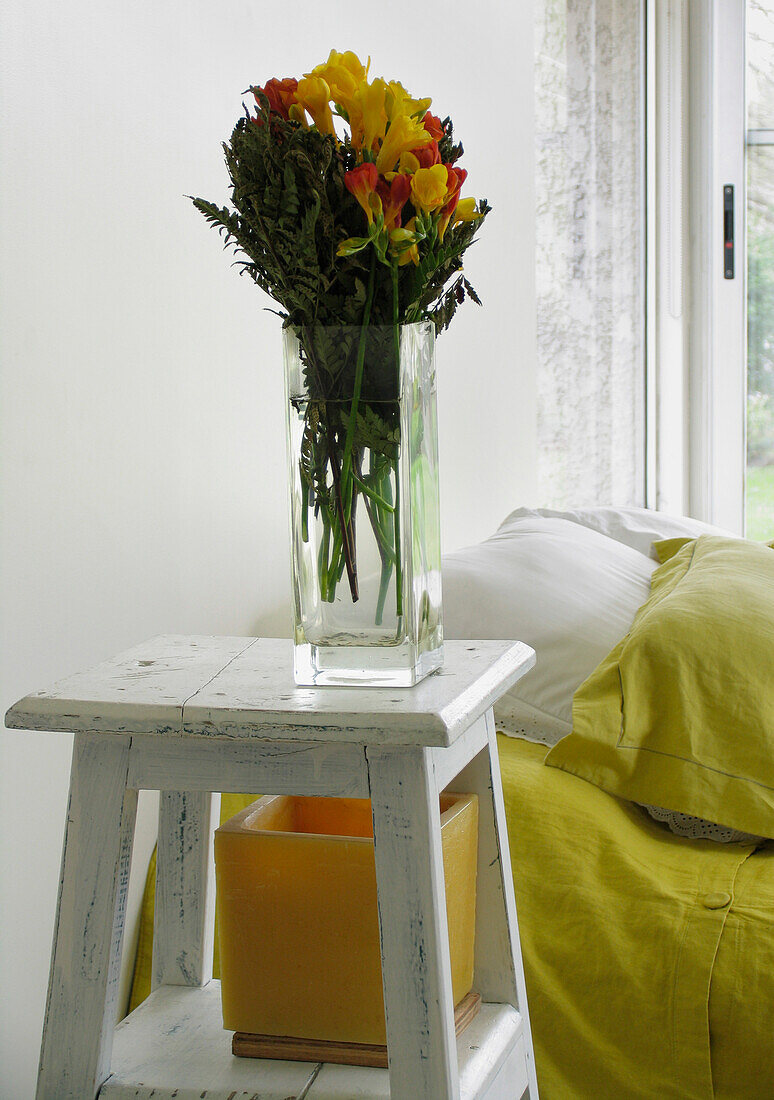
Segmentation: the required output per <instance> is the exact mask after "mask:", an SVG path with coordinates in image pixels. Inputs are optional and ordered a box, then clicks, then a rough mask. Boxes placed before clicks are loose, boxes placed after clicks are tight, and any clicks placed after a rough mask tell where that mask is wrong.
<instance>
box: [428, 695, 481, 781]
mask: <svg viewBox="0 0 774 1100" xmlns="http://www.w3.org/2000/svg"><path fill="white" fill-rule="evenodd" d="M488 713H489V712H487V714H488ZM487 714H482V715H481V717H480V718H477V719H476V720H475V722H474V723H473V724H472V725H471V726H470V727H469V728H468V729H466V730H465V732H464V733H463V735H462V736H461V737H458V738H457V740H456V741H455V742H454V744H453V745H450V746H449V748H447V749H444V751H443V752H437V753H435V754H434V757H433V760H434V763H435V778H436V782H437V783H438V789H439V790H440V791H442V790H444V789H445V788H446V787H447V786H448V784H449V783H450V782H451V781H452V779H454V778H456V776H458V775H459V774H460V772H461V771H462V769H463V768H464V767H465V765H466V764H467V763H468V761H469V760H472V759H473V757H474V756H476V755H477V754H478V753H479V752H481V750H482V749H486V748H487V746H488V744H489V727H488V725H487ZM455 789H456V790H458V791H461V790H462V788H461V787H459V786H455ZM471 789H472V788H471Z"/></svg>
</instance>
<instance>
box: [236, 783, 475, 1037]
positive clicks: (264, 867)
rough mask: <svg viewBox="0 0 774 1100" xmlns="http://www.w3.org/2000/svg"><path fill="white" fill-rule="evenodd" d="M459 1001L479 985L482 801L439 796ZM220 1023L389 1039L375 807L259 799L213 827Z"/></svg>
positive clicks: (260, 1030)
mask: <svg viewBox="0 0 774 1100" xmlns="http://www.w3.org/2000/svg"><path fill="white" fill-rule="evenodd" d="M440 813H441V839H442V846H443V867H444V877H445V882H446V914H447V918H448V926H449V948H450V954H451V969H452V989H453V995H454V1003H455V1005H457V1004H459V1002H460V1001H461V1000H462V999H463V998H464V997H465V996H466V995H467V994H468V993H469V992H470V990H471V987H472V984H473V948H474V936H475V919H476V859H477V846H478V799H477V796H476V795H467V794H443V795H441V798H440ZM215 865H216V876H217V891H218V927H219V946H220V967H221V994H222V1000H223V1026H224V1027H225V1028H226V1029H227V1030H230V1031H236V1032H247V1033H251V1034H257V1035H272V1036H274V1035H279V1036H293V1037H297V1038H305V1039H316V1040H327V1041H334V1042H342V1043H366V1044H379V1045H384V1044H385V1043H386V1041H387V1040H386V1031H385V1019H384V1000H383V995H382V969H381V955H380V947H379V922H378V915H377V904H376V871H375V864H374V845H373V830H372V824H371V804H370V800H368V799H341V798H318V797H298V796H287V795H275V796H269V797H266V798H261V799H259V800H258V801H257V802H254V803H253V804H252V805H251V806H249V807H247V809H245V810H243V811H242V812H241V813H239V814H237V815H236V816H235V817H233V818H231V819H230V821H227V822H226V823H225V824H224V825H221V827H220V828H219V829H218V830H217V831H216V833H215Z"/></svg>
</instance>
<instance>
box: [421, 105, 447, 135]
mask: <svg viewBox="0 0 774 1100" xmlns="http://www.w3.org/2000/svg"><path fill="white" fill-rule="evenodd" d="M422 125H423V126H424V128H425V129H426V130H427V132H428V134H429V135H430V137H431V138H433V139H434V140H435V141H440V140H441V138H442V137H443V126H442V125H441V120H440V118H439V117H438V115H431V114H430V112H429V111H428V112H427V114H426V115H425V117H424V118H423V119H422Z"/></svg>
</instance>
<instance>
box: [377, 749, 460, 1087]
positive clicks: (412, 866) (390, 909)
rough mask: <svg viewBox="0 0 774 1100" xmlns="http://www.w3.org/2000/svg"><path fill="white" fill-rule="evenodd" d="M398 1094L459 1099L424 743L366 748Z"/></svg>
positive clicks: (433, 802)
mask: <svg viewBox="0 0 774 1100" xmlns="http://www.w3.org/2000/svg"><path fill="white" fill-rule="evenodd" d="M366 756H367V760H368V771H369V783H370V793H371V804H372V812H373V822H374V846H375V855H376V882H377V893H378V904H379V927H380V930H381V942H382V980H383V986H384V1005H385V1011H386V1015H387V1051H388V1058H389V1067H390V1097H391V1100H459V1073H458V1069H457V1045H456V1040H455V1035H454V1005H453V1003H452V988H451V964H450V961H449V935H448V929H447V923H446V894H445V890H444V877H443V855H442V849H441V822H440V814H439V807H438V790H437V786H436V782H435V775H434V772H433V767H432V761H431V757H430V755H429V753H428V750H426V749H409V748H405V747H399V748H393V749H389V748H375V747H369V748H367V749H366Z"/></svg>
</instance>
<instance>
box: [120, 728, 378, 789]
mask: <svg viewBox="0 0 774 1100" xmlns="http://www.w3.org/2000/svg"><path fill="white" fill-rule="evenodd" d="M129 782H130V786H132V787H137V788H138V789H140V790H144V789H151V790H162V791H163V790H177V789H178V788H180V789H184V790H190V791H210V790H217V791H238V792H241V791H270V792H271V793H272V794H302V793H303V794H313V795H326V796H328V797H330V798H367V797H368V769H367V767H366V760H365V753H364V752H363V748H362V746H360V745H339V744H337V743H336V742H335V741H328V742H320V741H313V742H304V741H257V740H256V741H232V742H229V743H228V745H227V746H224V743H223V742H222V741H216V740H199V739H193V738H185V739H183V738H174V737H171V738H167V737H136V738H134V740H133V742H132V755H131V758H130V761H129Z"/></svg>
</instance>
